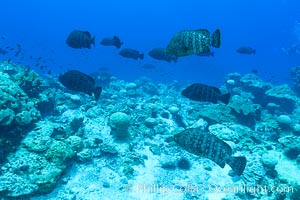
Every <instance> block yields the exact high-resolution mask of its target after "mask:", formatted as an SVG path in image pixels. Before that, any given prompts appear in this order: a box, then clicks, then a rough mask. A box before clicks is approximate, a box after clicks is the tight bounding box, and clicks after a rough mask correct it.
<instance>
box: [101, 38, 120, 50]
mask: <svg viewBox="0 0 300 200" xmlns="http://www.w3.org/2000/svg"><path fill="white" fill-rule="evenodd" d="M100 44H102V45H104V46H115V47H117V48H118V49H119V48H120V47H121V46H122V44H123V42H121V40H120V38H119V37H118V36H114V37H112V38H103V39H102V40H101V42H100Z"/></svg>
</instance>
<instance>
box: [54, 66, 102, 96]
mask: <svg viewBox="0 0 300 200" xmlns="http://www.w3.org/2000/svg"><path fill="white" fill-rule="evenodd" d="M58 80H59V82H61V84H63V85H64V86H65V87H66V88H68V89H69V90H72V91H75V92H83V93H86V94H88V95H90V96H92V93H93V94H94V96H95V99H96V100H98V99H99V97H100V94H101V92H102V88H101V87H96V86H95V80H94V79H93V78H92V77H91V76H88V75H86V74H84V73H82V72H80V71H77V70H70V71H67V72H66V73H64V74H62V75H60V76H59V78H58Z"/></svg>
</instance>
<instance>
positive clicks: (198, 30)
mask: <svg viewBox="0 0 300 200" xmlns="http://www.w3.org/2000/svg"><path fill="white" fill-rule="evenodd" d="M194 31H195V32H197V33H199V34H202V35H204V36H207V37H209V36H210V33H209V31H208V30H207V29H197V30H194Z"/></svg>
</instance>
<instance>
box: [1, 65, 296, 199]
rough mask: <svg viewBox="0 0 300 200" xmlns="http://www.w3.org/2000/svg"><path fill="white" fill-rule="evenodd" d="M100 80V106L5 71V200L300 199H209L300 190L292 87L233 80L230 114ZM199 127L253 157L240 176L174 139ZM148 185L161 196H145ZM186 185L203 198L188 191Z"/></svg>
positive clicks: (147, 84)
mask: <svg viewBox="0 0 300 200" xmlns="http://www.w3.org/2000/svg"><path fill="white" fill-rule="evenodd" d="M295 73H296V75H295V77H297V76H298V72H297V70H296V71H295ZM96 77H97V78H98V80H96V81H98V82H99V83H101V84H102V85H103V86H104V92H103V95H101V98H100V99H99V100H98V101H97V102H96V101H94V99H93V98H92V97H90V96H88V95H84V94H80V93H75V92H74V93H73V92H72V93H67V92H64V88H63V87H62V86H61V85H60V84H58V83H57V77H55V76H51V75H49V76H47V77H43V78H41V77H39V76H38V75H37V74H36V73H35V72H33V71H30V70H28V69H27V68H24V67H22V66H17V65H14V64H12V63H7V62H4V63H1V64H0V97H1V98H0V99H1V100H0V101H1V106H0V165H1V166H0V172H1V173H0V197H1V198H4V199H29V198H30V199H33V200H35V199H41V198H43V199H105V198H107V197H112V194H114V198H116V199H142V198H144V199H146V198H147V199H160V198H161V197H162V193H163V192H165V193H164V195H165V199H216V198H218V199H247V198H248V199H250V198H256V199H268V198H269V199H271V198H272V199H283V198H290V199H297V195H296V194H297V192H295V193H291V194H283V193H271V192H269V193H254V192H249V191H248V192H245V191H238V192H218V194H216V193H215V192H212V191H210V190H216V189H218V188H222V187H223V188H224V187H225V186H228V185H229V186H245V185H246V186H247V187H252V186H253V187H255V186H257V185H261V186H264V185H267V186H274V187H285V186H293V187H295V188H297V187H296V186H297V185H299V181H298V180H300V178H299V175H298V174H299V163H300V161H299V160H300V147H299V144H300V141H299V138H300V137H299V135H300V125H299V124H300V117H299V116H300V114H299V113H300V104H299V102H300V101H299V98H298V97H297V96H296V95H295V94H294V92H293V90H292V89H291V88H290V87H289V86H288V85H279V86H274V85H272V84H270V83H266V82H264V81H263V80H261V79H260V78H259V77H258V76H257V75H255V74H246V75H244V76H242V75H240V74H238V73H232V74H228V76H227V77H226V78H225V84H224V85H223V86H222V87H221V90H222V91H223V90H224V91H225V90H228V91H229V92H230V93H231V94H232V95H231V100H230V103H229V104H228V105H225V104H222V103H220V104H212V103H208V102H192V101H190V100H188V99H186V98H181V96H180V90H181V89H182V88H181V86H180V84H179V83H178V82H175V81H174V83H170V84H161V83H154V82H152V81H151V80H150V79H148V78H141V79H139V80H136V81H134V82H126V81H123V80H118V79H117V78H116V77H113V76H111V75H105V74H104V75H103V76H102V77H99V76H98V75H97V76H96ZM293 89H294V88H293ZM295 93H296V94H297V92H295ZM196 127H199V128H202V129H203V130H205V131H209V132H210V133H212V134H214V135H215V136H216V137H218V138H219V139H221V140H223V141H225V142H226V143H227V144H228V145H229V146H230V147H231V149H232V152H233V154H234V156H245V157H246V158H247V165H246V168H245V171H244V173H243V174H242V175H241V176H240V177H238V176H235V175H234V174H233V173H232V171H231V170H230V167H229V166H227V164H226V165H225V167H224V168H221V167H220V166H218V165H216V164H215V163H213V162H211V161H210V160H209V159H205V158H201V157H198V156H195V155H192V154H190V153H188V152H187V151H185V150H183V149H182V148H180V147H179V146H178V145H177V144H176V143H175V141H174V140H173V135H174V134H176V133H178V132H181V131H183V130H184V129H186V128H196ZM287 166H288V170H287ZM142 185H143V187H142ZM151 185H159V186H164V190H163V191H160V192H143V193H142V192H141V189H142V188H146V189H147V190H151V188H150V186H151ZM137 186H139V187H137ZM188 186H192V191H196V189H197V187H196V186H198V189H202V190H201V192H199V190H198V191H197V192H188V191H187V190H188ZM200 186H203V188H199V187H200ZM204 186H205V187H204ZM212 186H213V187H212ZM166 188H168V190H169V192H168V193H166ZM172 189H173V191H176V192H170V191H172ZM137 190H139V191H138V192H136V191H137ZM181 190H184V191H187V192H179V191H181Z"/></svg>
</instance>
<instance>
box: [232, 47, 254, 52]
mask: <svg viewBox="0 0 300 200" xmlns="http://www.w3.org/2000/svg"><path fill="white" fill-rule="evenodd" d="M236 52H238V53H240V54H255V53H256V49H253V48H252V47H248V46H241V47H239V48H238V49H237V50H236Z"/></svg>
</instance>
